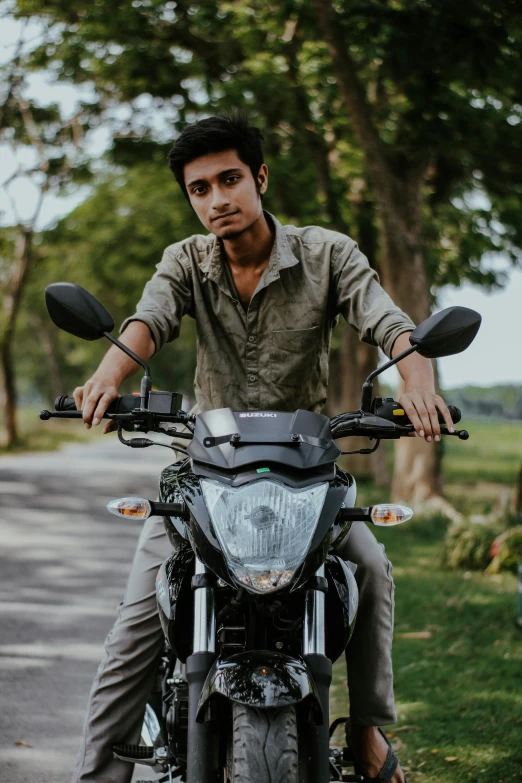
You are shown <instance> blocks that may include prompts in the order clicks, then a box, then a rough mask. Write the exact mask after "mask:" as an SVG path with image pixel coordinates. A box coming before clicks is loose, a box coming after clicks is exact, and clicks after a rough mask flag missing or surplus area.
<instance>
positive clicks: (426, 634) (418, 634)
mask: <svg viewBox="0 0 522 783" xmlns="http://www.w3.org/2000/svg"><path fill="white" fill-rule="evenodd" d="M395 636H396V637H397V638H399V639H431V637H432V636H433V634H432V633H431V631H406V632H404V633H396V634H395Z"/></svg>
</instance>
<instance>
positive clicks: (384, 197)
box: [314, 0, 440, 500]
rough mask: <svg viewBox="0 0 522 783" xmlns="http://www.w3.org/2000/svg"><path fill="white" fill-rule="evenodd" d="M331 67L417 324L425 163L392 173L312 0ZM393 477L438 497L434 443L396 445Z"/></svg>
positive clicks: (421, 495)
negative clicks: (399, 174) (362, 155)
mask: <svg viewBox="0 0 522 783" xmlns="http://www.w3.org/2000/svg"><path fill="white" fill-rule="evenodd" d="M314 7H315V11H316V14H317V18H318V21H319V25H320V28H321V30H322V33H323V36H324V39H325V41H326V43H327V45H328V49H329V51H330V56H331V59H332V64H333V68H334V71H335V75H336V78H337V81H338V84H339V89H340V92H341V95H342V97H343V99H344V103H345V106H346V110H347V112H348V114H349V116H350V120H351V122H352V125H353V128H354V131H355V133H356V135H357V138H358V140H359V144H360V146H361V149H362V151H363V154H364V157H365V161H366V165H367V167H368V172H369V176H370V178H371V181H372V184H373V187H374V191H375V197H376V207H377V212H378V216H379V220H380V224H381V247H382V257H381V263H380V271H381V274H382V279H383V285H384V287H385V288H386V290H387V291H388V293H389V294H390V296H391V297H392V299H393V300H394V302H395V303H396V304H397V305H398V306H399V307H400V308H401V309H402V310H404V312H406V313H407V314H408V315H409V316H410V317H411V318H412V319H413V321H414V322H415V323H419V322H420V321H422V320H424V319H425V318H427V317H428V316H429V315H430V298H429V287H428V281H427V278H426V272H425V269H424V263H423V257H422V242H421V235H422V232H421V222H422V217H421V215H422V182H423V171H424V166H423V165H422V162H420V163H418V164H417V165H415V166H414V165H411V164H410V168H409V170H406V171H404V172H403V174H402V175H401V177H400V178H399V177H398V176H397V175H396V174H395V172H394V171H393V169H392V166H391V165H390V162H389V159H388V157H387V155H386V153H385V149H384V146H383V144H382V142H381V139H380V137H379V134H378V131H377V128H376V125H375V123H374V121H373V116H372V107H371V105H370V103H369V102H368V100H367V98H366V94H365V90H364V86H363V84H362V82H361V80H360V78H359V75H358V73H357V68H356V65H355V63H354V61H353V59H352V56H351V53H350V50H349V45H348V42H347V41H346V39H345V32H344V25H343V21H342V19H341V17H340V16H339V14H338V13H337V12H336V11H335V9H334V7H333V5H332V2H331V0H314ZM395 454H396V459H395V467H394V478H393V497H394V499H398V498H400V499H403V500H411V499H413V498H415V499H417V500H419V499H422V500H424V499H426V498H428V497H430V496H432V495H434V494H437V493H439V492H440V473H439V474H438V473H437V465H438V463H439V460H438V459H437V458H436V454H435V450H434V448H433V444H427V443H425V442H423V441H422V442H421V440H420V438H408V439H407V438H402V439H401V440H399V441H397V446H396V450H395Z"/></svg>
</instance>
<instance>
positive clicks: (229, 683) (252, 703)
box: [197, 650, 322, 724]
mask: <svg viewBox="0 0 522 783" xmlns="http://www.w3.org/2000/svg"><path fill="white" fill-rule="evenodd" d="M218 694H219V695H220V696H224V697H225V698H226V699H229V700H230V701H235V702H238V703H239V704H246V705H248V706H249V707H257V708H258V709H262V710H264V709H269V708H271V707H289V706H290V705H292V704H300V703H301V702H304V701H305V699H309V700H310V702H311V705H312V709H313V713H314V717H315V720H316V722H317V723H318V724H320V723H322V710H321V705H320V701H319V697H318V693H317V688H316V685H315V683H314V681H313V678H312V675H311V674H310V672H309V670H308V667H307V666H306V664H305V662H304V661H303V660H301V659H299V658H291V657H290V656H288V655H283V654H282V653H276V652H270V651H267V650H256V651H250V652H243V653H238V654H237V655H233V656H231V657H230V658H227V659H221V658H218V660H216V661H215V662H214V664H213V666H212V668H211V670H210V671H209V673H208V676H207V679H206V682H205V685H204V686H203V691H202V692H201V697H200V700H199V704H198V712H197V720H198V721H199V720H202V718H203V712H204V710H205V707H206V706H207V703H208V701H209V700H210V699H212V698H213V697H214V696H217V695H218Z"/></svg>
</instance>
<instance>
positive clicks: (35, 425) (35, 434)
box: [0, 407, 98, 454]
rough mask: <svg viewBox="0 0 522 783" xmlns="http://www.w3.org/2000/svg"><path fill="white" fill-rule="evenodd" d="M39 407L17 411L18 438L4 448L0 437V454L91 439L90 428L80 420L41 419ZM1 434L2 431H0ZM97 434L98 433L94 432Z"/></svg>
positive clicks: (49, 447) (38, 449)
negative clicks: (14, 442)
mask: <svg viewBox="0 0 522 783" xmlns="http://www.w3.org/2000/svg"><path fill="white" fill-rule="evenodd" d="M39 414H40V408H39V407H30V408H21V409H20V410H19V413H18V421H19V427H20V440H19V442H18V443H17V444H16V445H15V446H14V447H13V448H9V449H8V448H6V446H5V445H4V441H3V438H2V439H0V454H19V453H24V452H30V451H54V450H55V449H59V448H60V446H62V445H63V444H64V443H73V442H81V441H86V440H92V437H93V432H92V430H89V431H88V430H86V429H85V428H84V426H83V424H82V423H81V422H80V421H75V420H70V419H69V420H65V421H64V420H61V421H60V420H58V419H50V420H49V421H41V419H40V418H39ZM0 434H1V435H3V433H0ZM96 435H98V433H96Z"/></svg>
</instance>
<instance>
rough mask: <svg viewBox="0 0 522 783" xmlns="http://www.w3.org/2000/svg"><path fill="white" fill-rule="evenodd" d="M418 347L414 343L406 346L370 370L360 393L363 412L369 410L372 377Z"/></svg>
mask: <svg viewBox="0 0 522 783" xmlns="http://www.w3.org/2000/svg"><path fill="white" fill-rule="evenodd" d="M417 350H418V348H417V346H416V345H412V346H411V348H406V350H405V351H403V352H402V353H400V354H399V355H398V356H395V357H394V358H393V359H390V361H389V362H386V363H385V364H382V365H381V366H380V367H377V369H376V370H374V371H373V372H371V373H370V374H369V376H368V377H367V378H366V380H365V382H364V383H363V387H362V395H361V410H362V411H364V412H365V413H369V412H370V407H371V403H372V392H373V383H372V381H373V379H374V378H375V376H376V375H380V374H381V372H384V371H385V370H387V369H388V368H389V367H393V365H394V364H397V362H400V361H401V359H404V358H405V357H406V356H409V355H410V353H415V351H417Z"/></svg>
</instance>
